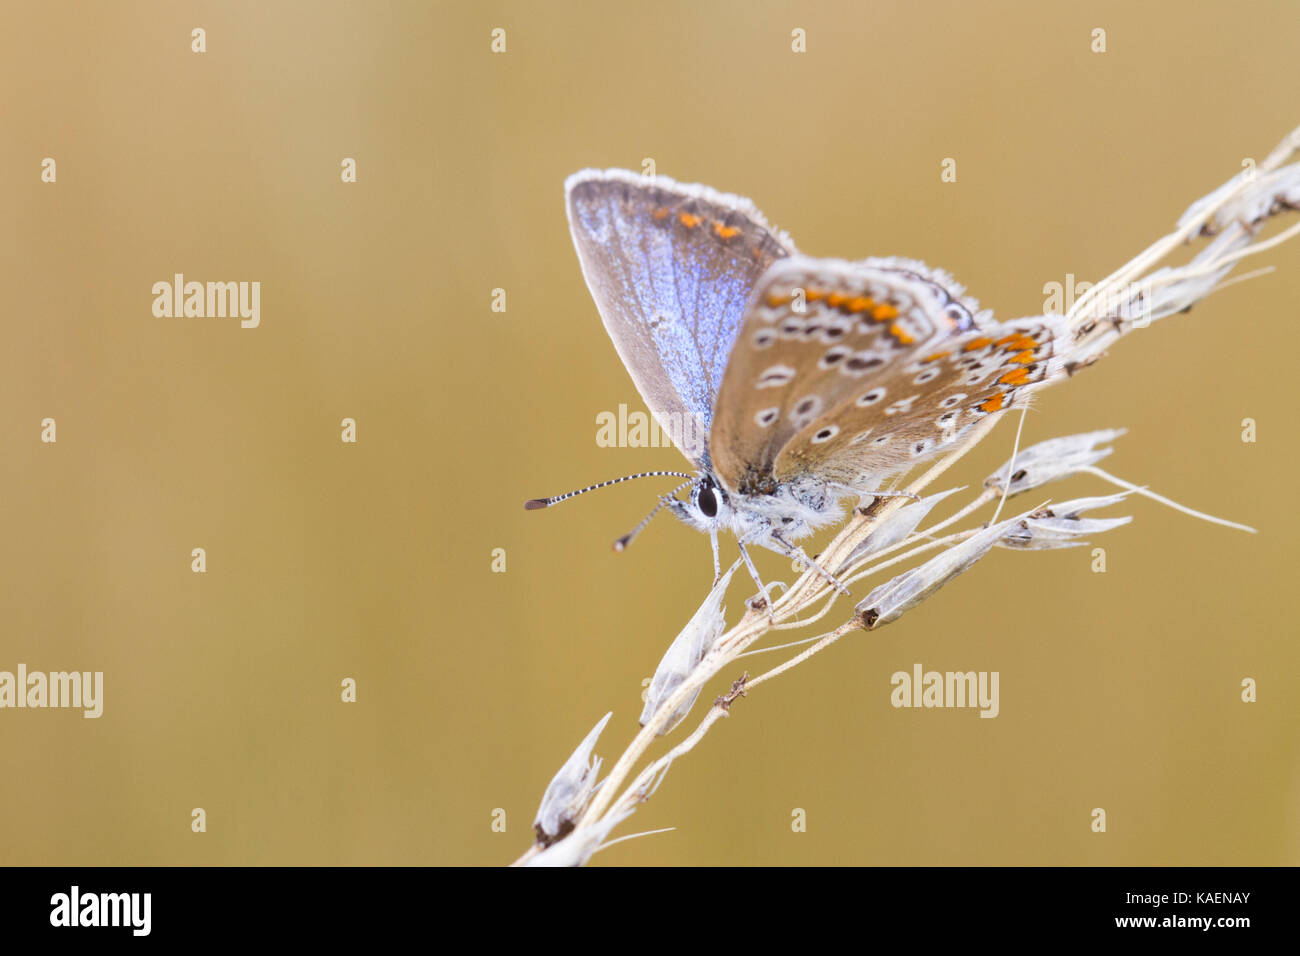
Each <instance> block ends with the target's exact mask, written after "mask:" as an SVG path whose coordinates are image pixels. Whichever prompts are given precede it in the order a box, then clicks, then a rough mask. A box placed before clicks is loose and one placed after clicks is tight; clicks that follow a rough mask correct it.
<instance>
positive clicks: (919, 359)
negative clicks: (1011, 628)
mask: <svg viewBox="0 0 1300 956" xmlns="http://www.w3.org/2000/svg"><path fill="white" fill-rule="evenodd" d="M565 196H566V206H567V211H568V219H569V227H570V231H571V233H572V236H573V243H574V247H575V248H576V250H577V253H578V260H579V262H580V264H581V266H582V272H583V276H584V277H585V278H586V281H587V286H588V288H589V289H590V291H591V295H592V298H593V299H594V300H595V302H596V308H597V309H598V311H599V312H600V316H601V319H602V320H603V321H604V324H605V329H606V331H607V332H608V333H609V337H610V338H611V339H612V340H613V343H614V347H615V349H616V350H617V351H618V354H619V357H620V358H621V359H622V361H623V364H624V366H626V368H627V370H628V372H629V373H630V374H631V376H632V381H633V383H634V384H635V385H636V387H637V390H638V391H639V392H640V393H641V397H642V399H643V400H644V401H645V403H646V405H647V407H648V408H649V409H650V411H651V413H652V414H653V415H654V416H655V418H656V420H657V421H658V422H659V424H660V426H661V428H663V430H664V431H665V432H666V433H667V434H668V435H669V436H670V437H671V438H672V440H673V442H674V444H675V445H676V446H677V447H678V449H679V450H681V452H682V453H683V454H684V455H685V456H686V458H687V460H688V461H689V462H690V464H691V465H692V466H693V468H694V472H693V473H688V472H646V473H642V474H639V475H629V476H626V477H624V478H617V479H614V480H612V481H608V482H601V483H600V484H597V485H592V486H590V487H589V488H583V489H579V490H578V491H575V492H570V493H568V494H565V495H557V496H554V497H551V498H535V499H532V500H530V501H528V502H526V503H525V507H526V508H529V509H537V508H544V507H548V506H550V505H552V504H556V503H558V502H559V501H564V500H567V499H568V498H571V497H573V496H574V495H577V494H583V493H585V492H587V491H591V490H594V489H595V488H601V487H605V486H607V485H610V484H616V483H618V482H621V481H627V480H630V479H632V478H640V477H647V476H651V475H658V476H676V477H679V478H685V479H687V483H686V484H682V485H679V486H678V488H677V489H675V490H674V491H673V493H672V494H670V495H666V496H663V497H662V498H661V500H660V507H662V508H667V509H668V510H669V511H670V512H671V513H672V514H673V515H675V516H676V517H677V518H678V519H680V520H681V521H682V522H684V523H685V524H687V525H690V526H691V527H693V528H696V529H698V530H700V531H703V532H705V533H707V534H708V535H709V536H710V539H711V542H712V545H713V565H714V576H715V580H716V578H717V576H718V573H719V563H718V533H719V531H724V530H725V531H729V532H731V533H733V534H734V535H735V536H736V538H737V540H738V542H739V545H740V552H741V555H742V557H743V558H744V560H745V563H746V564H747V565H748V568H749V571H750V574H751V575H752V576H753V577H754V580H755V582H756V583H757V584H758V585H759V588H760V589H762V588H763V584H762V581H761V579H760V578H759V577H758V573H757V571H756V570H755V568H754V565H753V562H752V560H751V558H750V556H749V553H748V551H747V550H746V545H750V544H753V545H758V546H761V547H765V548H767V549H769V550H773V551H776V552H778V553H780V554H783V555H786V556H787V557H791V558H798V559H799V560H801V561H803V562H805V563H807V564H810V565H811V566H813V567H817V565H816V564H815V562H813V561H812V560H811V559H809V558H808V556H807V555H806V554H804V552H803V550H802V548H800V547H799V546H798V545H797V544H796V542H797V541H799V540H800V539H802V538H805V537H807V536H808V535H810V534H811V533H813V532H814V531H815V530H816V529H818V528H820V527H824V526H826V525H829V524H832V523H834V522H836V521H838V520H839V519H840V518H841V516H842V514H843V504H844V501H845V499H848V498H856V499H859V500H860V499H863V498H865V497H869V496H877V495H881V494H883V493H882V492H881V491H880V490H879V489H880V485H881V483H883V482H884V481H886V480H887V479H889V478H890V477H892V476H895V475H897V474H899V473H900V472H903V471H905V470H907V469H909V468H911V467H912V466H914V465H917V464H919V463H921V462H922V461H924V460H925V459H927V458H929V457H931V456H933V455H936V454H938V453H939V452H941V451H943V450H944V449H945V448H949V447H951V446H953V445H955V444H956V443H957V442H959V441H960V440H961V438H962V437H963V436H964V435H965V434H966V433H967V432H968V431H969V430H970V429H971V428H972V427H974V426H975V425H976V424H977V423H978V422H980V421H981V420H982V419H984V418H986V417H987V416H989V415H996V414H999V413H1001V412H1003V411H1005V410H1007V409H1010V408H1012V407H1019V406H1020V405H1023V404H1024V402H1025V401H1026V400H1027V398H1028V397H1029V395H1030V394H1031V393H1032V392H1033V391H1034V390H1035V389H1036V388H1038V387H1040V386H1042V385H1045V384H1047V383H1049V382H1051V381H1054V380H1055V379H1057V378H1059V377H1061V376H1062V375H1064V373H1065V354H1066V352H1067V340H1068V338H1069V336H1068V334H1067V330H1066V327H1065V325H1064V322H1063V320H1061V319H1060V318H1058V317H1054V316H1037V317H1032V318H1024V319H1016V320H1012V321H1009V322H1004V323H997V322H994V321H993V318H992V315H991V313H989V312H987V311H981V310H980V308H979V305H978V303H977V302H976V301H975V300H974V299H972V298H970V297H969V296H967V295H965V291H964V289H963V288H962V286H960V285H959V284H957V282H956V281H955V280H954V279H953V278H952V277H951V276H949V275H947V274H946V273H944V272H942V271H940V270H938V269H932V268H930V267H928V266H926V265H925V264H924V263H922V262H917V261H913V260H909V259H900V258H871V259H864V260H861V261H854V262H850V261H846V260H842V259H818V258H811V257H808V256H805V255H801V254H800V253H799V252H798V250H797V249H796V248H795V245H794V242H793V241H792V240H791V239H790V237H789V236H787V235H786V234H785V233H784V232H782V231H780V230H778V229H776V228H774V227H773V226H771V225H769V224H768V222H767V220H766V218H765V217H764V216H763V214H762V213H761V212H759V210H758V209H757V208H756V207H755V206H754V204H753V203H752V202H750V201H749V200H748V199H744V198H741V197H739V196H734V195H729V194H726V193H721V192H718V191H716V190H714V189H711V188H709V187H708V186H703V185H688V184H682V183H677V182H675V181H673V180H671V179H669V178H667V177H663V176H655V177H647V176H642V175H638V174H636V173H632V172H628V171H624V170H617V169H611V170H604V171H601V170H584V171H582V172H579V173H575V174H574V175H572V176H570V177H569V178H568V180H567V181H566V183H565ZM683 488H689V492H688V495H687V497H686V499H685V500H683V499H681V498H678V497H677V496H676V494H677V492H678V491H681V490H682V489H683ZM660 507H657V508H656V509H655V510H654V511H652V512H651V513H650V515H648V516H647V517H646V518H645V519H644V520H643V521H642V522H641V523H640V524H638V525H637V527H636V528H634V529H633V530H632V531H631V532H629V533H628V534H627V535H624V536H623V537H622V538H620V539H619V540H618V541H616V542H615V548H616V549H618V550H621V549H622V547H625V546H626V545H627V544H628V543H630V541H631V539H632V538H633V537H635V535H636V534H637V533H638V532H639V531H640V530H641V529H642V528H643V527H645V525H646V523H647V522H648V521H649V520H650V519H651V518H652V517H653V516H654V515H655V514H656V513H657V512H658V511H659V510H660ZM819 570H821V569H819ZM822 573H823V575H825V576H827V577H828V578H829V579H830V580H831V581H832V582H833V583H836V584H837V585H838V582H836V581H835V579H834V578H833V577H831V576H830V575H829V574H827V573H826V572H825V571H824V570H823V571H822Z"/></svg>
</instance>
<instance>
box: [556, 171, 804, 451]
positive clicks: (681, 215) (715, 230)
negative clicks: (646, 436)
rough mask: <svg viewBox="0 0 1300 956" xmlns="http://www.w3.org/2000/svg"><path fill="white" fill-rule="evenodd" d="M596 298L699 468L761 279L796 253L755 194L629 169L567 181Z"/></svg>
mask: <svg viewBox="0 0 1300 956" xmlns="http://www.w3.org/2000/svg"><path fill="white" fill-rule="evenodd" d="M565 194H566V204H567V208H568V215H569V228H570V231H571V232H572V234H573V244H574V247H575V248H576V249H577V252H578V259H579V261H580V262H581V264H582V273H583V276H584V277H585V278H586V280H587V287H588V288H589V289H590V290H591V295H592V298H594V299H595V300H596V307H597V309H599V311H600V316H601V319H602V320H603V321H604V323H605V330H606V331H607V332H608V333H609V337H610V338H611V339H613V341H614V347H615V348H616V349H617V350H618V354H619V358H621V359H622V360H623V364H624V365H625V366H626V367H627V370H628V372H629V373H630V374H631V376H632V381H633V382H634V383H635V384H636V387H637V390H638V391H639V392H640V393H641V397H642V399H644V400H645V403H646V405H647V406H648V407H649V408H650V410H651V412H652V413H653V414H654V416H655V418H656V419H657V420H658V422H659V424H660V427H662V428H663V429H664V430H665V431H667V432H668V434H669V435H670V436H671V437H672V439H673V441H674V443H675V444H676V445H677V447H678V448H680V449H681V450H682V452H683V453H684V454H685V455H686V456H687V457H688V458H689V459H690V460H691V461H692V462H693V463H694V464H696V465H700V464H702V463H707V461H708V451H707V448H706V447H705V438H706V437H707V436H708V434H709V428H710V425H711V422H712V412H713V407H714V398H715V396H716V395H717V392H718V388H719V386H720V385H721V383H722V378H723V372H724V370H725V368H726V365H727V359H728V356H729V355H730V353H731V348H732V345H733V343H734V342H735V339H736V335H737V333H738V332H739V330H740V326H741V322H742V319H743V317H744V311H745V307H746V305H747V304H748V302H749V300H750V297H751V295H752V293H753V291H754V287H755V285H756V284H757V282H758V279H759V277H760V276H761V275H762V274H763V272H764V271H765V270H766V269H767V267H768V266H770V265H771V264H772V263H773V262H774V261H776V260H777V259H780V258H783V257H785V256H788V255H790V254H792V253H793V252H794V244H793V243H792V242H791V241H790V239H789V237H787V236H786V235H785V234H784V233H781V232H779V231H777V230H775V229H773V228H772V227H770V226H769V225H768V224H767V221H766V220H765V219H764V218H763V214H762V213H760V212H759V211H758V210H757V209H756V208H755V207H754V205H753V204H752V203H751V202H749V200H747V199H742V198H740V197H738V196H731V195H727V194H724V193H719V192H716V191H715V190H712V189H709V188H708V187H707V186H692V185H684V184H680V183H676V182H674V181H673V180H671V179H668V178H667V177H663V176H657V177H647V176H640V175H637V174H635V173H631V172H627V171H624V170H617V169H611V170H605V171H599V170H585V171H583V172H580V173H575V174H574V175H572V176H570V177H569V179H568V181H567V182H566V183H565Z"/></svg>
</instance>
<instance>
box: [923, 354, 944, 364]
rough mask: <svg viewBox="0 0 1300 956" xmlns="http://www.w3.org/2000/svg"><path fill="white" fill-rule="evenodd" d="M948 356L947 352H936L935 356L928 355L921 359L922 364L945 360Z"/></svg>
mask: <svg viewBox="0 0 1300 956" xmlns="http://www.w3.org/2000/svg"><path fill="white" fill-rule="evenodd" d="M947 354H948V353H947V352H935V353H934V354H933V355H927V356H926V357H925V358H923V359H921V362H922V363H925V362H934V361H937V360H938V359H941V358H943V357H944V356H945V355H947Z"/></svg>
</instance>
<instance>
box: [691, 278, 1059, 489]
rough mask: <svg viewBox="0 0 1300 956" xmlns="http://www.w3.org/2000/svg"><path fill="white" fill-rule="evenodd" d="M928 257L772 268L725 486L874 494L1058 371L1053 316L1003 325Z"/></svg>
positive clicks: (727, 401) (755, 315)
mask: <svg viewBox="0 0 1300 956" xmlns="http://www.w3.org/2000/svg"><path fill="white" fill-rule="evenodd" d="M919 265H920V264H919V263H909V264H908V267H899V266H898V261H897V260H868V261H866V262H859V263H850V262H843V261H840V260H825V259H808V258H804V257H796V258H790V259H786V260H783V261H782V262H779V263H776V264H775V265H774V266H773V267H772V268H771V269H770V270H769V271H768V272H767V274H766V275H765V276H764V277H763V279H762V281H761V282H760V285H759V288H758V289H757V290H756V293H755V297H754V299H753V300H752V302H751V306H750V308H749V310H748V311H747V313H746V316H745V322H744V325H743V327H742V329H741V332H740V335H739V336H738V337H737V340H736V344H735V346H734V347H733V349H732V357H731V360H730V363H729V365H728V368H727V374H726V377H725V378H724V380H723V383H722V388H721V391H720V394H719V397H718V413H717V416H716V418H715V419H714V423H713V434H712V440H711V447H712V448H713V449H714V452H713V461H714V467H715V470H716V472H717V473H718V476H719V477H720V478H721V479H722V480H723V482H724V483H725V484H726V485H727V486H728V487H729V488H731V489H732V490H734V491H739V492H741V493H742V494H771V493H773V492H774V491H775V490H776V488H777V487H778V486H780V485H782V484H787V483H789V482H792V481H795V480H797V479H798V478H799V477H801V476H803V475H811V476H814V477H816V478H819V479H824V480H827V481H832V482H836V483H839V484H842V485H846V486H848V487H851V488H855V489H859V490H864V491H869V490H871V487H872V485H871V483H872V482H873V481H874V480H878V479H879V478H881V477H882V476H886V475H889V474H892V473H895V472H897V471H899V470H901V469H903V468H905V467H908V466H910V465H912V464H915V463H917V462H918V461H920V460H921V459H923V458H925V457H927V456H928V455H930V454H931V453H933V452H936V451H938V450H940V449H941V448H943V447H945V446H948V445H951V444H952V443H953V442H955V441H956V440H957V439H958V438H959V437H960V436H961V435H963V434H964V433H965V432H966V430H967V429H968V428H969V427H970V426H972V425H974V424H975V423H976V422H977V421H978V420H979V419H980V418H982V417H984V416H986V415H988V414H991V413H992V412H994V411H998V410H1000V409H1001V408H1005V407H1009V406H1010V404H1011V403H1012V402H1013V401H1015V399H1016V394H1017V392H1018V391H1019V390H1020V389H1022V388H1025V387H1027V386H1031V385H1034V384H1037V383H1039V382H1041V381H1044V380H1045V379H1046V378H1047V377H1048V376H1050V375H1051V374H1053V373H1054V372H1055V371H1056V370H1057V369H1058V368H1059V362H1057V363H1055V364H1054V362H1053V353H1054V345H1053V342H1054V339H1055V336H1056V333H1057V326H1056V324H1055V322H1054V320H1052V319H1050V318H1038V319H1027V320H1017V321H1016V322H1011V323H1005V324H1003V325H997V324H995V323H993V322H992V321H991V319H990V318H989V317H988V316H987V315H986V314H983V313H980V312H979V311H978V307H977V306H975V304H974V303H973V301H972V300H970V299H965V298H963V297H961V295H960V291H961V290H960V287H958V286H956V285H955V283H953V284H951V285H950V284H949V283H950V282H951V280H948V279H947V277H946V276H943V274H942V273H936V272H933V271H932V270H925V271H923V272H922V271H918V270H917V269H916V268H914V267H915V266H919ZM921 269H924V267H921ZM944 280H947V281H944Z"/></svg>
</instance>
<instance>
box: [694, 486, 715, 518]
mask: <svg viewBox="0 0 1300 956" xmlns="http://www.w3.org/2000/svg"><path fill="white" fill-rule="evenodd" d="M697 504H699V506H700V512H701V514H703V515H704V517H706V518H716V517H717V516H718V498H717V496H716V495H715V494H714V493H713V488H712V487H711V486H710V485H704V486H702V487H701V488H700V497H699V500H698V502H697Z"/></svg>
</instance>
